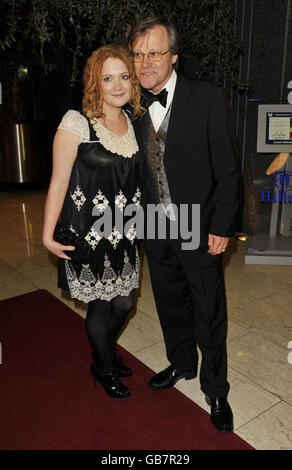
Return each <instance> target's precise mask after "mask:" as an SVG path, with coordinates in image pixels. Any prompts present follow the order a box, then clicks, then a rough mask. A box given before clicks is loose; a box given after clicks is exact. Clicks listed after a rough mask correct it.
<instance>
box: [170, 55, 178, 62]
mask: <svg viewBox="0 0 292 470" xmlns="http://www.w3.org/2000/svg"><path fill="white" fill-rule="evenodd" d="M171 60H172V63H173V64H175V62H177V54H175V55H173V56H172V57H171Z"/></svg>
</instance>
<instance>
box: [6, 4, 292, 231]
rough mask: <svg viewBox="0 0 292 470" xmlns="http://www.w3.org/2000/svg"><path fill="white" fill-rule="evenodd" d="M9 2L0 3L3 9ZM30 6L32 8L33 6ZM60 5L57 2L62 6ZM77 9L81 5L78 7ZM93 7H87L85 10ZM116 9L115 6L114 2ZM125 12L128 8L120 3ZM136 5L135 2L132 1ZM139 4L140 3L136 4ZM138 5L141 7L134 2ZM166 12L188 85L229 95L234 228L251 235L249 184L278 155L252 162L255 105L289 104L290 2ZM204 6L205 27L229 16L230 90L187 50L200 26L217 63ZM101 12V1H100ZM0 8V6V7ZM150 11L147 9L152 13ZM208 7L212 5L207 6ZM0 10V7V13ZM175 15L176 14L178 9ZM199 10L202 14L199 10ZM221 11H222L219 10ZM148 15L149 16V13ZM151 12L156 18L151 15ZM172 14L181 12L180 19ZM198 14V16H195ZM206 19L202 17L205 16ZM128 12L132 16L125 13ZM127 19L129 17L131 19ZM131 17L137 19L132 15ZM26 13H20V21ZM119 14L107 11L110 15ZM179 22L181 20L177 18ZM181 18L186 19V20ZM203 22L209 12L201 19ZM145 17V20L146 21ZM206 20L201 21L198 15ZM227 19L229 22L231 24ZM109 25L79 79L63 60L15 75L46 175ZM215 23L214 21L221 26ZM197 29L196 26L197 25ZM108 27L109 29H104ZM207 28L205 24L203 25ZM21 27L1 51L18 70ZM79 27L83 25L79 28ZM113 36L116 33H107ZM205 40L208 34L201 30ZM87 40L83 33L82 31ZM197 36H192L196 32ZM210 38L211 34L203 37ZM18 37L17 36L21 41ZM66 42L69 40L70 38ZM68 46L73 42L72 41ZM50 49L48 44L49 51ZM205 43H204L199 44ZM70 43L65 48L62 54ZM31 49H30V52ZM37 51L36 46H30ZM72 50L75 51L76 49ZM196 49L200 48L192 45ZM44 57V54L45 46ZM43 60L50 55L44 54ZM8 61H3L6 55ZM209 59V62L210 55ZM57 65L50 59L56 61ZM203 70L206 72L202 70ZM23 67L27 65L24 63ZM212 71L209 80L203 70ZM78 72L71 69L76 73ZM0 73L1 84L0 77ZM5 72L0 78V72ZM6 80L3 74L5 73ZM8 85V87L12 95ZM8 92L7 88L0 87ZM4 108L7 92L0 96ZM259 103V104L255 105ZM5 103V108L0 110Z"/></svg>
mask: <svg viewBox="0 0 292 470" xmlns="http://www.w3.org/2000/svg"><path fill="white" fill-rule="evenodd" d="M5 3H9V2H8V1H7V2H5V1H4V2H3V5H4V4H5ZM16 3H18V4H19V5H22V4H23V5H24V6H23V8H25V4H27V3H28V2H27V1H23V2H21V1H20V2H16ZM32 3H33V2H32ZM60 3H61V2H60ZM82 3H83V2H82ZM90 3H91V2H88V5H89V4H90ZM116 3H117V4H118V3H119V2H116ZM121 3H122V4H123V6H124V7H125V5H126V3H131V2H121ZM136 3H137V2H136ZM138 3H139V2H138ZM140 3H141V4H142V2H140ZM156 3H157V9H159V10H161V9H162V7H161V5H162V6H163V2H162V1H159V2H158V1H157V2H156ZM164 3H165V8H166V5H167V8H168V11H169V12H170V15H171V12H173V17H171V18H170V19H171V20H172V21H173V22H174V23H175V24H176V22H178V23H179V25H180V28H178V29H179V31H181V35H180V36H183V37H182V43H183V44H181V45H182V46H183V47H182V55H181V57H180V62H179V71H181V72H183V73H184V74H185V75H187V76H189V77H193V78H196V77H197V78H202V79H207V80H211V81H216V82H217V83H219V84H221V85H222V86H224V87H225V89H226V92H227V95H228V97H229V99H230V104H231V106H232V111H233V117H234V124H235V128H236V133H237V135H238V139H239V148H240V163H241V169H242V175H243V179H242V181H243V187H242V207H241V211H240V219H239V221H238V231H243V232H247V233H249V232H251V231H252V230H253V229H254V224H255V214H256V213H258V212H259V211H260V210H261V206H260V205H257V204H255V203H254V198H253V191H254V189H253V188H254V185H253V182H254V179H255V178H260V177H261V176H262V177H264V175H265V170H266V168H267V166H268V164H269V163H270V162H271V161H272V160H273V158H274V157H275V156H276V154H267V155H263V154H261V155H257V154H256V135H257V107H258V104H259V103H262V104H266V103H287V96H288V92H289V91H288V88H287V85H288V82H289V81H290V80H292V52H291V51H292V6H291V0H230V1H217V0H209V1H206V2H204V1H203V0H201V1H199V0H194V1H191V0H186V1H185V2H184V1H182V2H171V1H170V2H167V3H166V2H164ZM204 3H206V5H207V4H208V5H207V6H206V8H208V15H210V16H206V18H208V22H210V18H212V11H211V10H210V9H212V8H218V11H219V12H220V14H221V15H222V16H221V18H222V19H221V21H222V22H223V18H224V9H225V11H226V17H228V18H231V14H230V12H232V14H233V15H234V17H233V21H232V23H231V24H230V25H229V26H230V28H231V29H232V30H233V33H234V36H235V38H236V40H237V41H238V44H239V46H240V47H241V50H240V53H239V54H235V55H234V64H232V61H231V60H230V58H229V59H228V60H229V67H233V65H234V70H233V71H232V76H233V83H232V81H231V82H230V80H229V77H228V75H227V73H226V67H225V68H224V67H223V65H222V64H221V65H220V67H221V68H220V73H219V75H218V73H217V74H216V73H215V72H214V64H213V63H212V60H210V61H209V63H208V64H207V65H206V61H205V62H203V61H204V53H203V52H202V51H198V54H196V44H195V43H194V41H193V43H192V41H190V45H188V44H187V42H188V40H187V38H188V34H189V35H192V34H193V32H192V30H191V28H192V25H194V22H195V21H196V22H197V23H198V24H199V23H200V24H201V23H202V24H201V26H200V28H201V29H199V31H202V36H200V37H198V38H197V39H198V43H197V44H198V45H199V44H200V41H201V42H204V41H205V42H206V44H207V47H209V48H210V49H212V48H213V52H214V54H215V56H216V52H217V51H216V43H215V42H214V39H212V38H210V41H211V39H212V40H213V42H214V44H213V46H212V44H211V43H210V44H208V37H207V38H206V37H204V36H203V35H204V29H205V30H206V25H204V23H203V21H204V20H203V19H202V13H200V12H202V11H204V10H202V8H203V7H204ZM99 4H100V7H101V8H102V5H103V4H106V2H99ZM143 4H145V6H143V7H141V15H142V17H143V12H144V13H145V11H146V12H147V11H148V10H147V8H148V6H147V5H148V4H151V5H154V6H155V2H153V1H152V2H151V1H150V2H143ZM3 5H2V7H3ZM151 5H150V6H151ZM212 5H213V6H212ZM2 7H0V8H2ZM178 8H180V9H179V10H178ZM200 8H201V10H200ZM220 8H221V10H220ZM149 11H151V12H152V10H151V8H150V7H149ZM153 11H154V13H156V14H157V12H156V11H155V8H154V10H153ZM178 11H179V12H180V13H178ZM197 11H198V12H199V13H200V14H201V16H200V14H199V16H196V15H197V13H196V12H197ZM206 12H207V10H206ZM130 13H131V12H130ZM130 13H129V15H130ZM134 13H135V14H136V12H134ZM0 14H1V11H0ZM25 14H26V12H25V10H23V15H24V16H25ZM115 14H116V15H118V13H115V12H113V15H115ZM178 15H179V16H178ZM184 15H185V16H184ZM206 15H207V13H206ZM146 16H148V15H146ZM203 16H204V15H203ZM184 18H185V23H186V27H185V29H184V30H182V29H181V23H182V22H183V21H184ZM231 20H232V19H231ZM108 21H109V19H107V20H104V23H103V24H101V25H100V26H99V27H98V28H100V29H98V28H97V35H96V42H95V43H90V46H91V47H90V48H89V46H88V48H87V50H86V48H85V50H83V56H80V57H79V62H78V64H77V70H78V72H77V76H76V77H75V80H73V83H72V67H73V65H72V60H69V59H68V57H67V56H66V55H64V58H63V59H62V56H59V58H58V59H57V60H58V67H55V69H54V70H52V71H48V70H47V71H46V74H44V71H43V69H42V68H40V67H39V66H35V67H33V66H31V67H29V71H28V73H27V74H25V73H23V74H22V75H23V76H21V74H20V75H19V76H18V81H17V85H15V86H17V87H18V93H19V95H21V96H22V108H21V107H20V106H18V109H17V112H18V114H19V116H21V115H22V113H23V115H24V116H25V115H26V116H28V118H29V120H38V121H39V120H40V121H46V122H47V150H48V153H47V156H46V158H47V162H48V168H49V173H50V171H51V145H52V140H53V137H54V134H55V131H56V128H57V126H58V124H59V122H60V121H61V119H62V116H63V115H64V114H65V112H66V111H67V110H68V109H81V97H82V82H81V72H82V69H83V66H84V63H85V61H86V59H87V57H88V56H89V55H90V52H91V51H92V50H93V49H95V48H97V47H98V46H99V45H101V44H103V43H105V42H109V41H108V39H109V37H110V38H112V37H114V36H113V34H114V33H113V32H112V33H111V34H112V35H111V36H109V37H108V36H107V34H110V32H108V31H107V27H108V29H110V28H109V22H108ZM219 21H220V20H219ZM197 23H196V24H197ZM110 26H111V27H112V28H114V26H113V25H110ZM208 26H209V24H208ZM19 28H20V27H19V26H18V33H16V35H15V37H16V41H15V43H13V42H12V43H11V45H10V46H9V48H8V49H7V51H8V52H9V53H10V54H11V53H12V52H13V48H14V53H15V56H17V54H18V57H19V59H18V60H19V65H21V64H22V60H21V57H22V51H25V45H24V43H23V42H21V41H23V40H17V37H18V36H17V34H18V35H20V29H19ZM83 28H85V24H84V25H83ZM111 31H114V29H112V30H111ZM207 33H208V31H207ZM84 34H85V29H84ZM197 34H198V33H197ZM208 34H209V33H208ZM19 37H20V36H19ZM68 40H70V36H69V39H68ZM72 41H73V39H72ZM52 43H53V39H51V42H50V44H52ZM204 44H205V43H204ZM69 46H70V44H69V45H68V44H67V45H66V47H67V50H68V48H69ZM31 47H33V44H32V46H31ZM36 47H37V46H36ZM74 47H76V44H74ZM197 47H198V46H197ZM43 53H44V54H45V53H46V47H44V51H43ZM47 53H48V55H49V54H52V52H51V51H50V50H49V49H48V51H47ZM7 57H8V56H7ZM208 57H209V56H208ZM5 60H6V57H5V56H3V55H2V57H1V61H2V64H1V62H0V78H1V82H3V74H4V75H5V73H6V72H5V70H4V63H5ZM54 60H55V61H56V59H54ZM204 64H205V68H204V67H203V65H204ZM22 65H25V64H22ZM208 67H209V70H210V73H207V72H206V70H208ZM203 68H204V74H203V75H202V76H200V75H199V73H198V71H200V70H202V69H203ZM75 69H76V67H75ZM1 70H2V77H1ZM3 70H4V71H3ZM6 75H7V73H6ZM13 86H14V85H11V87H9V88H11V89H12V87H13ZM6 88H7V87H6ZM3 99H4V101H5V90H4V93H3ZM254 100H257V101H254ZM4 104H5V103H4ZM10 114H12V112H11V113H10V111H7V110H4V107H3V105H0V119H2V120H5V119H8V118H9V115H10Z"/></svg>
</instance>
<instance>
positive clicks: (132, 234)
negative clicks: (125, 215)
mask: <svg viewBox="0 0 292 470" xmlns="http://www.w3.org/2000/svg"><path fill="white" fill-rule="evenodd" d="M126 237H127V239H128V240H130V242H131V243H132V245H133V243H134V240H135V238H136V225H135V224H131V225H130V228H129V230H128V232H127V233H126Z"/></svg>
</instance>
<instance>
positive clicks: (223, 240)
mask: <svg viewBox="0 0 292 470" xmlns="http://www.w3.org/2000/svg"><path fill="white" fill-rule="evenodd" d="M228 242H229V238H227V237H218V236H217V235H212V234H211V233H209V238H208V245H209V250H208V253H210V254H211V255H218V254H219V253H222V252H223V253H224V251H225V250H226V248H227V245H228Z"/></svg>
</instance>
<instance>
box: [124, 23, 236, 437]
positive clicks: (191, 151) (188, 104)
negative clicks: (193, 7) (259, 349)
mask: <svg viewBox="0 0 292 470" xmlns="http://www.w3.org/2000/svg"><path fill="white" fill-rule="evenodd" d="M128 40H129V48H130V50H131V52H132V54H133V61H134V65H135V70H136V74H137V76H138V79H139V81H140V83H141V86H142V93H143V97H144V100H143V103H142V104H143V105H144V106H145V107H147V108H148V113H147V114H146V115H145V116H143V118H142V120H140V121H137V122H136V121H134V125H135V122H136V132H137V137H138V142H139V144H140V145H141V144H142V146H143V148H144V151H145V154H146V155H147V163H148V172H149V174H150V183H149V195H148V198H147V202H148V203H155V204H162V206H163V207H164V208H165V212H166V214H167V220H168V225H169V224H171V221H173V220H175V218H176V216H179V215H180V214H179V213H176V212H175V211H174V210H173V207H174V206H172V204H173V205H175V207H176V208H177V209H179V207H180V204H188V205H189V206H191V205H192V204H200V221H198V223H200V245H199V247H198V248H197V249H195V250H191V251H190V250H184V249H182V244H181V242H182V240H181V239H180V238H178V239H171V237H170V236H169V232H168V235H167V236H166V238H165V239H158V238H156V239H154V240H150V239H148V240H146V241H145V248H146V254H147V260H148V265H149V270H150V275H151V282H152V288H153V293H154V298H155V303H156V307H157V312H158V315H159V319H160V323H161V327H162V330H163V335H164V340H165V345H166V354H167V358H168V360H169V362H170V366H169V367H167V368H166V369H164V370H163V371H161V372H159V373H158V374H157V375H155V376H154V377H152V379H151V380H150V382H149V386H150V387H151V388H152V389H153V390H161V389H165V388H169V387H172V386H173V385H174V384H175V383H176V382H177V381H178V380H180V379H182V378H185V379H186V380H188V379H191V378H194V377H196V375H197V363H198V352H197V347H196V345H197V344H198V346H199V348H200V350H201V353H202V364H201V369H200V384H201V390H202V391H203V392H204V393H205V395H206V401H207V403H208V404H209V405H210V406H211V420H212V423H213V424H214V425H215V427H216V428H217V429H218V430H219V431H222V432H231V431H232V430H233V415H232V410H231V407H230V405H229V403H228V401H227V395H228V392H229V388H230V386H229V383H228V382H227V354H226V326H227V325H226V323H227V318H226V303H225V288H224V278H223V270H222V254H223V252H224V251H225V250H226V248H227V244H228V240H229V237H230V236H233V233H234V226H235V219H236V214H237V209H238V193H239V168H238V162H237V141H236V137H235V134H234V131H233V128H232V124H231V119H230V113H229V108H228V105H227V104H226V102H225V98H224V94H223V92H222V89H221V88H219V87H217V86H216V85H213V84H211V83H208V82H204V81H200V80H187V79H185V78H184V77H183V76H182V75H180V74H177V73H176V71H175V69H176V68H177V67H176V64H177V60H178V46H177V33H176V30H175V28H174V26H173V25H171V24H169V23H168V22H166V21H164V20H161V19H159V18H147V19H146V20H143V21H141V22H139V23H138V24H136V25H134V26H133V27H132V29H131V31H130V33H129V36H128Z"/></svg>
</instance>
